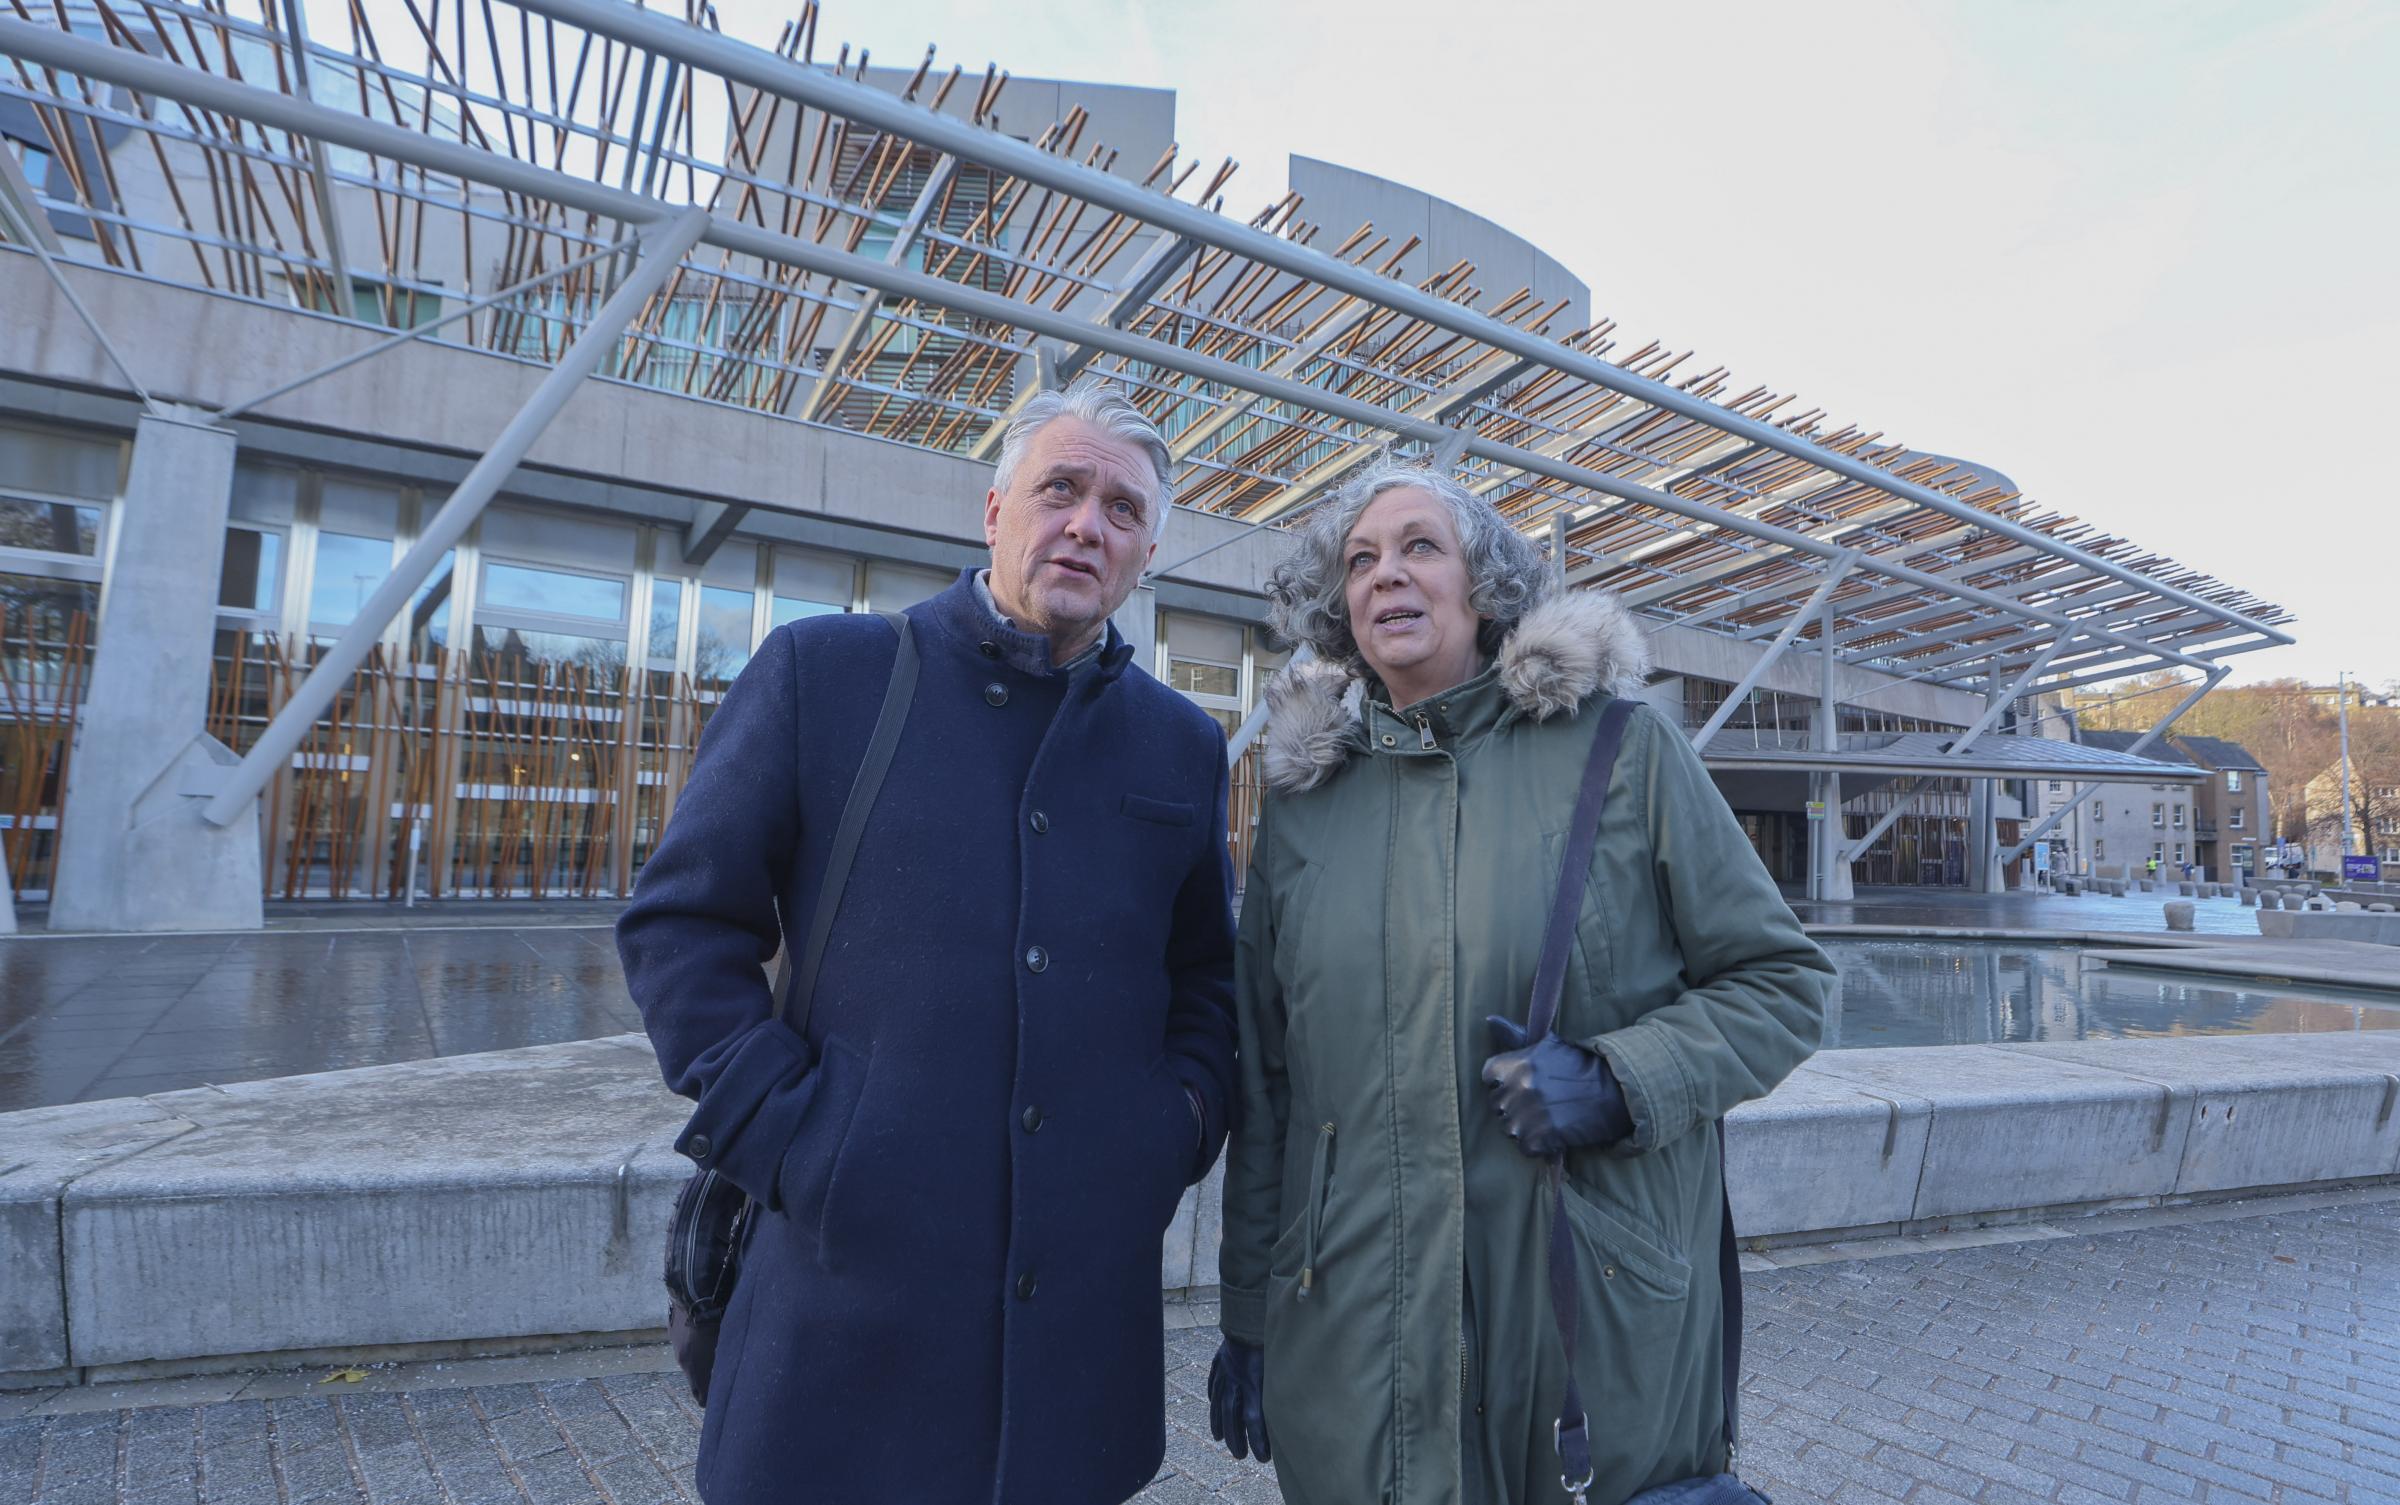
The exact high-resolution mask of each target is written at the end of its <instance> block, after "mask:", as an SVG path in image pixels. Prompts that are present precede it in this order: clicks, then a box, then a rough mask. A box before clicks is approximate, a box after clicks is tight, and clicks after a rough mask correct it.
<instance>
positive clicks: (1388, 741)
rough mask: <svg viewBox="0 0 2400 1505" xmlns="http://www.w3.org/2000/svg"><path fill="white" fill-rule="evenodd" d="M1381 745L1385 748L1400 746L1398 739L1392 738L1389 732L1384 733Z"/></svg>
mask: <svg viewBox="0 0 2400 1505" xmlns="http://www.w3.org/2000/svg"><path fill="white" fill-rule="evenodd" d="M1383 745H1384V746H1386V747H1397V746H1399V745H1400V739H1399V738H1397V737H1395V736H1393V735H1392V734H1391V733H1390V732H1385V733H1384V734H1383Z"/></svg>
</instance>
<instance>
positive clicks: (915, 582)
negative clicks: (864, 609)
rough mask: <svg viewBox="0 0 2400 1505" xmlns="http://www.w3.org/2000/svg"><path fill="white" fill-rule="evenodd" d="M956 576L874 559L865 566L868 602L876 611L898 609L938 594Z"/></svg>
mask: <svg viewBox="0 0 2400 1505" xmlns="http://www.w3.org/2000/svg"><path fill="white" fill-rule="evenodd" d="M957 578H958V577H957V576H956V575H944V574H939V573H937V572H935V571H933V570H921V569H916V568H914V567H912V566H909V565H905V564H885V563H882V562H881V561H876V562H873V563H870V564H869V565H868V566H867V605H868V607H869V608H870V609H872V610H875V611H898V610H899V609H901V608H902V607H905V606H914V605H916V604H917V603H918V602H919V601H923V600H925V599H927V598H928V597H931V596H938V595H940V594H941V593H942V592H943V591H946V590H948V589H949V588H950V585H951V582H952V581H954V580H956V579H957Z"/></svg>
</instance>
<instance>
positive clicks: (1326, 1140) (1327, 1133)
mask: <svg viewBox="0 0 2400 1505" xmlns="http://www.w3.org/2000/svg"><path fill="white" fill-rule="evenodd" d="M1332 1162H1333V1125H1332V1124H1330V1123H1328V1124H1324V1125H1321V1126H1319V1128H1318V1129H1317V1149H1316V1154H1315V1155H1313V1156H1312V1157H1311V1158H1310V1160H1309V1167H1308V1212H1307V1213H1306V1217H1307V1219H1308V1222H1307V1225H1306V1226H1305V1228H1304V1229H1303V1230H1302V1232H1301V1241H1300V1299H1301V1300H1302V1301H1306V1300H1307V1299H1308V1293H1309V1291H1310V1290H1311V1289H1313V1288H1314V1287H1315V1285H1316V1283H1317V1239H1318V1237H1319V1236H1320V1235H1321V1234H1322V1233H1323V1232H1324V1223H1325V1193H1326V1190H1327V1188H1326V1185H1325V1178H1326V1173H1327V1172H1328V1171H1329V1170H1330V1169H1331V1167H1332Z"/></svg>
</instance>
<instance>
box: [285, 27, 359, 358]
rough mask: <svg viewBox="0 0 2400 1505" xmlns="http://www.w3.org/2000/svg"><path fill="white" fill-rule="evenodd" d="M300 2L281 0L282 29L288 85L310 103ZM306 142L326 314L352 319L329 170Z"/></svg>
mask: <svg viewBox="0 0 2400 1505" xmlns="http://www.w3.org/2000/svg"><path fill="white" fill-rule="evenodd" d="M302 8H303V0H283V15H284V21H285V26H286V29H287V30H288V31H290V32H291V35H292V82H293V83H294V84H296V85H297V86H298V87H299V90H300V97H301V98H302V99H306V100H309V101H310V102H312V103H313V102H314V101H315V99H316V97H317V96H316V91H315V90H313V89H311V88H310V87H309V85H308V18H307V17H306V16H304V15H302V14H301V11H302ZM305 139H306V140H307V142H308V180H309V187H310V190H311V191H312V192H313V193H314V194H315V196H316V201H317V218H318V219H320V220H322V221H323V222H324V224H325V259H326V260H327V261H328V262H331V263H332V265H333V276H332V277H331V278H330V279H329V280H330V281H331V282H332V284H333V285H332V287H331V288H330V289H328V295H329V296H330V297H331V298H332V300H333V307H332V308H331V309H329V310H327V312H329V313H332V314H334V315H336V316H338V317H340V318H344V319H355V318H356V317H357V316H358V309H357V307H356V304H355V302H354V300H353V299H352V297H351V294H350V250H349V245H350V242H349V239H348V237H346V236H344V235H343V234H342V219H341V216H340V215H339V214H338V213H336V212H335V209H334V202H333V167H332V164H331V163H330V162H329V161H328V160H327V159H326V156H325V143H324V142H323V141H321V140H319V139H318V138H317V137H315V136H310V137H307V138H305Z"/></svg>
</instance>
